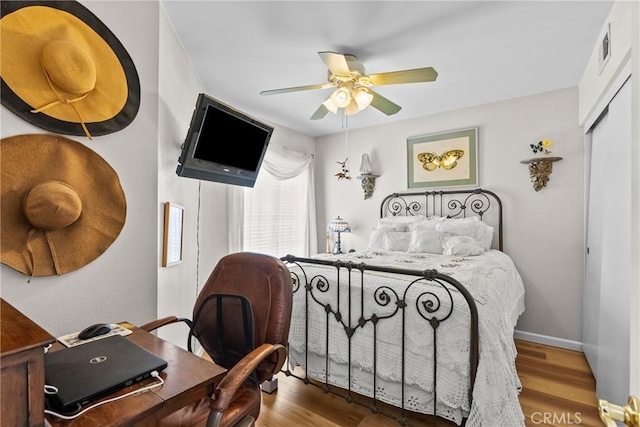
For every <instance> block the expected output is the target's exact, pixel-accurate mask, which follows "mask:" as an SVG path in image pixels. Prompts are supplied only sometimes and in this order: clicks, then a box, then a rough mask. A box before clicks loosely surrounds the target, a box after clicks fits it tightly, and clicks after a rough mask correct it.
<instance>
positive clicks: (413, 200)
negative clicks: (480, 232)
mask: <svg viewBox="0 0 640 427" xmlns="http://www.w3.org/2000/svg"><path fill="white" fill-rule="evenodd" d="M397 215H400V216H407V215H424V216H426V217H429V216H433V215H436V216H442V217H447V218H466V217H470V216H477V217H479V218H480V220H481V221H485V222H487V224H489V225H491V226H492V227H493V228H494V230H495V231H497V243H498V249H499V250H500V251H502V242H503V238H502V201H501V200H500V198H499V197H498V196H497V195H496V194H495V193H493V192H492V191H488V190H484V189H482V188H477V189H474V190H449V191H419V192H404V193H392V194H389V195H388V196H386V197H385V198H384V199H382V202H381V203H380V218H383V217H385V216H397Z"/></svg>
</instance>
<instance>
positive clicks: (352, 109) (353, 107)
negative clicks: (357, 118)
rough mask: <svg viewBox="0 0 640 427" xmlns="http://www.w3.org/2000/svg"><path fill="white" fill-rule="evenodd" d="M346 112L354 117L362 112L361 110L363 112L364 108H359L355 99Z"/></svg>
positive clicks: (346, 108)
mask: <svg viewBox="0 0 640 427" xmlns="http://www.w3.org/2000/svg"><path fill="white" fill-rule="evenodd" d="M344 110H345V112H346V113H347V116H353V115H354V114H358V113H359V112H360V110H362V108H360V107H358V103H357V102H356V100H355V98H354V99H352V100H351V102H350V103H349V105H347V106H346V107H345V109H344Z"/></svg>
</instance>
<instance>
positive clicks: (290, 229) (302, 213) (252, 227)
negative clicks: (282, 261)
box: [243, 170, 309, 257]
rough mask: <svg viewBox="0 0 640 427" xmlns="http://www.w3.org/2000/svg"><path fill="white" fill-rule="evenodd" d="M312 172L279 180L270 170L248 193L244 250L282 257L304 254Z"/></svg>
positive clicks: (247, 190) (245, 202)
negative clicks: (309, 181) (309, 176)
mask: <svg viewBox="0 0 640 427" xmlns="http://www.w3.org/2000/svg"><path fill="white" fill-rule="evenodd" d="M308 187H309V183H308V175H307V174H304V173H303V174H300V175H298V176H297V177H295V178H290V179H285V180H278V179H276V178H275V177H273V176H272V175H271V174H270V173H268V172H267V171H266V170H262V171H261V173H260V174H259V175H258V179H257V181H256V184H255V186H254V187H253V189H246V190H245V192H244V210H245V211H244V213H245V215H244V245H243V246H244V249H245V250H247V251H254V252H264V253H268V254H270V255H275V256H278V257H281V256H284V255H287V254H296V255H299V254H304V253H306V250H305V246H306V242H307V237H306V233H307V188H308Z"/></svg>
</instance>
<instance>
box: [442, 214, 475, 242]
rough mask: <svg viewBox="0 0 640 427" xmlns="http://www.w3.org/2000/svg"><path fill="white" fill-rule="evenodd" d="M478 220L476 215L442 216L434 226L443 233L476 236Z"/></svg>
mask: <svg viewBox="0 0 640 427" xmlns="http://www.w3.org/2000/svg"><path fill="white" fill-rule="evenodd" d="M479 222H480V220H479V219H478V217H477V216H471V217H468V218H443V219H442V220H441V221H439V222H438V223H437V224H436V227H437V228H438V230H440V231H442V232H443V233H445V234H450V235H453V236H470V237H476V230H477V227H478V223H479Z"/></svg>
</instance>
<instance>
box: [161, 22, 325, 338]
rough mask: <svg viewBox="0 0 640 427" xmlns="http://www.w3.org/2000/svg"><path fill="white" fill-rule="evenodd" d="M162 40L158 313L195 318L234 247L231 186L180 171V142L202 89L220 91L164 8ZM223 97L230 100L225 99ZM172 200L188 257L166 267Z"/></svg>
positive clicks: (173, 331)
mask: <svg viewBox="0 0 640 427" xmlns="http://www.w3.org/2000/svg"><path fill="white" fill-rule="evenodd" d="M160 46H161V49H160V58H159V68H160V77H159V80H160V91H159V97H160V99H159V101H160V105H159V114H160V128H159V136H158V139H159V145H158V149H159V157H158V203H157V220H158V222H159V224H160V228H159V229H158V236H157V244H158V248H159V250H158V267H159V272H158V316H159V317H163V316H168V315H176V316H183V317H187V318H190V317H192V309H193V304H194V302H195V299H196V296H197V294H198V292H199V290H200V289H202V286H203V285H204V283H205V282H206V280H207V278H208V277H209V274H210V273H211V271H212V270H213V268H214V267H215V265H216V264H217V262H218V260H219V259H220V258H221V257H223V256H224V255H225V254H227V253H228V252H229V233H228V225H227V224H228V216H227V215H228V214H227V190H228V189H229V188H230V186H229V185H227V184H220V183H214V182H206V181H202V182H201V181H199V180H195V179H191V178H183V177H178V176H177V175H176V166H177V164H178V163H177V159H178V157H179V156H180V152H181V148H180V146H181V144H182V143H183V142H184V137H185V136H186V134H187V130H188V129H189V124H190V122H191V115H192V113H193V109H194V107H195V102H196V98H197V95H198V94H199V93H202V92H204V93H207V94H208V95H210V96H212V97H214V98H215V97H216V96H217V95H216V94H217V91H216V88H215V87H212V88H205V87H204V84H203V83H202V80H201V79H200V77H199V76H198V75H197V73H196V72H195V71H194V68H193V66H192V64H191V61H190V60H189V58H188V57H187V56H186V55H185V52H184V50H183V48H182V45H181V43H180V41H179V39H178V38H177V36H176V34H175V31H174V30H173V27H172V26H171V23H170V22H169V20H168V18H167V17H166V15H165V12H164V10H162V11H161V13H160ZM220 83H221V84H224V82H220ZM221 101H223V102H226V100H224V99H221ZM247 113H249V114H251V113H250V112H247ZM254 117H256V118H257V119H260V117H258V116H254ZM274 127H275V129H274V133H273V136H272V138H271V142H270V144H280V145H285V146H288V147H291V148H296V149H299V150H301V151H305V152H313V151H314V146H315V139H314V138H311V137H309V136H306V135H303V134H300V133H298V132H295V131H293V130H290V129H287V128H284V127H281V126H278V125H274ZM168 201H170V202H172V203H176V204H178V205H181V206H183V207H184V208H185V218H184V227H185V228H184V242H183V245H184V246H183V261H182V263H180V264H177V265H174V266H170V267H166V268H163V267H161V260H162V238H163V236H162V234H163V230H162V224H163V221H164V218H163V212H164V211H163V206H164V202H168ZM158 334H159V336H161V337H163V338H164V339H167V340H169V341H171V342H173V343H175V344H177V345H181V346H184V345H185V343H186V328H185V327H184V325H176V326H170V327H165V328H161V329H160V330H159V331H158Z"/></svg>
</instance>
